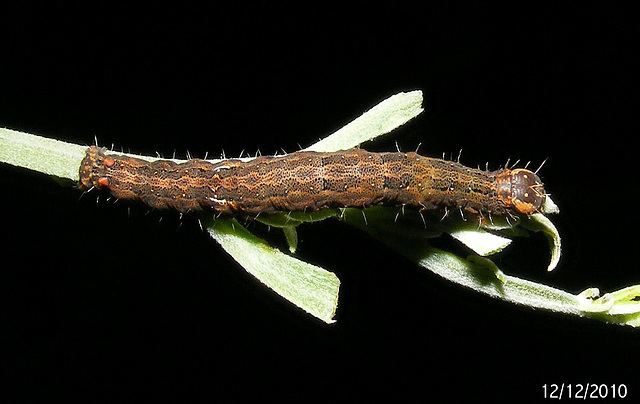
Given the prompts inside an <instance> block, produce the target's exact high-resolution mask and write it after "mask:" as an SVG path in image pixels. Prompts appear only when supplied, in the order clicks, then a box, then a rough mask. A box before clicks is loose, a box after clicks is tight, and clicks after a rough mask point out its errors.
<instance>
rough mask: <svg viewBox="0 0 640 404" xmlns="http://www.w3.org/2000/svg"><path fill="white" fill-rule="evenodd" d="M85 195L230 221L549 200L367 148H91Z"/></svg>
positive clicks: (498, 207) (510, 208)
mask: <svg viewBox="0 0 640 404" xmlns="http://www.w3.org/2000/svg"><path fill="white" fill-rule="evenodd" d="M80 187H81V188H82V189H84V190H88V189H92V188H97V189H107V190H108V191H109V192H110V193H111V195H113V196H114V197H115V198H118V199H125V200H140V201H142V202H144V203H145V204H147V205H149V206H150V207H152V208H157V209H167V208H170V209H175V210H177V211H179V212H182V213H186V212H192V211H200V210H211V211H215V212H218V213H221V214H229V215H234V214H248V215H256V214H259V213H263V212H264V213H269V212H295V211H316V210H320V209H324V208H342V207H353V208H366V207H369V206H372V205H386V206H410V207H414V208H416V209H419V210H429V209H436V208H453V209H460V210H461V211H466V212H469V213H472V214H478V215H480V216H481V217H482V216H483V215H484V214H487V215H489V216H491V215H530V214H533V213H536V212H539V211H540V209H541V207H542V205H543V203H544V201H545V197H546V194H545V190H544V186H543V184H542V182H541V181H540V178H538V176H537V175H536V174H535V173H534V172H532V171H529V170H526V169H522V168H518V169H509V168H504V169H500V170H497V171H482V170H479V169H473V168H468V167H465V166H463V165H462V164H459V163H456V162H453V161H446V160H441V159H436V158H429V157H424V156H420V155H418V154H416V153H413V152H410V153H401V152H398V153H373V152H368V151H365V150H362V149H351V150H347V151H338V152H331V153H320V152H310V151H299V152H295V153H291V154H288V155H285V156H276V157H258V158H256V159H253V160H250V161H241V160H237V159H230V160H223V161H220V162H217V163H211V162H208V161H205V160H198V159H193V160H189V161H187V162H184V163H180V164H178V163H175V162H172V161H167V160H157V161H154V162H147V161H144V160H141V159H137V158H133V157H128V156H123V155H117V154H107V151H106V150H105V149H104V148H99V147H96V146H92V147H89V148H88V149H87V153H86V156H85V158H84V159H83V160H82V163H81V166H80Z"/></svg>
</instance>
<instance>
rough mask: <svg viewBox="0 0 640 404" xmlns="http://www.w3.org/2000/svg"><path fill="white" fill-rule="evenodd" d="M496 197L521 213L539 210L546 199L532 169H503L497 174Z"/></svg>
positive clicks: (542, 187)
mask: <svg viewBox="0 0 640 404" xmlns="http://www.w3.org/2000/svg"><path fill="white" fill-rule="evenodd" d="M496 182H497V184H498V187H497V191H498V198H500V200H502V201H503V202H504V203H505V204H506V205H507V207H510V208H512V209H513V210H515V211H516V212H517V213H519V214H522V215H531V214H533V213H536V212H540V209H541V208H542V205H543V204H544V201H545V199H546V193H545V190H544V185H543V184H542V181H541V180H540V177H538V176H537V175H536V173H534V172H533V171H529V170H526V169H524V168H517V169H515V170H504V171H503V172H502V173H500V174H498V176H497V181H496Z"/></svg>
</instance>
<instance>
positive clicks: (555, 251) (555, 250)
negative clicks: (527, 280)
mask: <svg viewBox="0 0 640 404" xmlns="http://www.w3.org/2000/svg"><path fill="white" fill-rule="evenodd" d="M522 225H523V226H524V227H525V228H527V229H529V230H532V231H541V232H543V233H544V235H545V236H547V239H548V240H549V247H550V249H551V260H550V262H549V266H548V267H547V271H553V270H554V269H555V268H556V266H558V262H560V253H561V241H560V233H558V229H556V226H554V225H553V223H551V220H549V219H548V218H547V217H546V216H545V215H543V214H541V213H536V214H533V215H531V216H529V218H528V219H527V220H523V221H522Z"/></svg>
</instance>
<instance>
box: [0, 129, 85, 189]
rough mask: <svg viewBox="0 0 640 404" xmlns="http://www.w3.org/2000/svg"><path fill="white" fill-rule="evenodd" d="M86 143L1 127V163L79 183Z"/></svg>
mask: <svg viewBox="0 0 640 404" xmlns="http://www.w3.org/2000/svg"><path fill="white" fill-rule="evenodd" d="M85 150H87V147H86V146H79V145H75V144H70V143H65V142H60V141H58V140H54V139H47V138H46V137H41V136H35V135H30V134H28V133H24V132H18V131H15V130H11V129H5V128H0V162H3V163H8V164H11V165H14V166H18V167H23V168H28V169H30V170H34V171H39V172H41V173H44V174H48V175H54V176H56V177H58V178H65V179H69V180H72V181H75V182H77V181H78V179H79V169H80V162H81V161H82V159H83V158H84V154H85Z"/></svg>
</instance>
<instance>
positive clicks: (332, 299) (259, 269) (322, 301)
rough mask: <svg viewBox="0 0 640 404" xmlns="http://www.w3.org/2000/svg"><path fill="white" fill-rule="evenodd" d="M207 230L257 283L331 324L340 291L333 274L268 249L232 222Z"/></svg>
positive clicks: (212, 224) (223, 221) (224, 221)
mask: <svg viewBox="0 0 640 404" xmlns="http://www.w3.org/2000/svg"><path fill="white" fill-rule="evenodd" d="M207 229H208V230H209V234H211V236H212V237H213V238H214V239H215V240H216V241H217V242H218V243H220V245H221V246H222V247H223V248H224V250H225V251H226V252H227V253H228V254H229V255H231V256H232V257H233V259H235V260H236V261H238V263H239V264H240V265H242V267H243V268H244V269H246V270H247V272H249V273H250V274H252V275H253V276H255V277H256V278H257V279H258V280H260V282H262V283H264V284H265V285H266V286H268V287H269V288H271V289H273V290H274V291H275V292H276V293H278V294H279V295H280V296H282V297H284V298H285V299H287V300H289V301H290V302H291V303H293V304H295V305H296V306H298V307H300V308H301V309H303V310H305V311H306V312H308V313H310V314H312V315H313V316H315V317H317V318H319V319H321V320H322V321H324V322H326V323H332V322H333V321H334V320H333V316H334V315H335V311H336V308H337V305H338V290H339V287H340V280H339V279H338V277H337V276H335V274H333V273H331V272H328V271H325V270H324V269H322V268H319V267H317V266H315V265H311V264H309V263H306V262H304V261H300V260H298V259H296V258H293V257H291V256H289V255H286V254H284V253H282V252H281V251H280V250H278V249H277V248H273V247H271V246H269V245H268V244H267V243H266V242H265V241H264V240H262V239H260V238H259V237H257V236H255V235H253V234H252V233H250V232H249V231H248V230H247V229H245V228H244V227H243V226H242V225H241V224H240V223H238V222H237V221H236V220H234V219H218V220H212V221H211V222H209V223H207Z"/></svg>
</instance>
